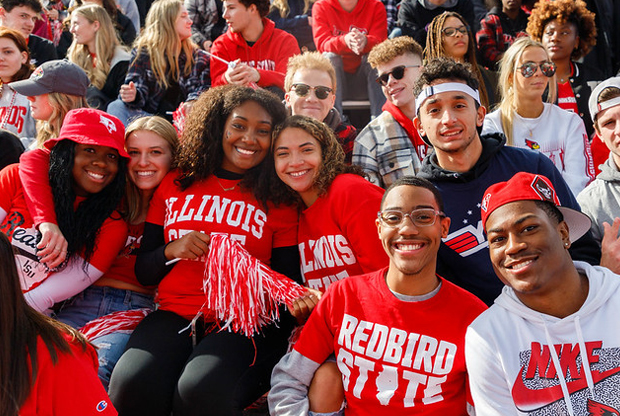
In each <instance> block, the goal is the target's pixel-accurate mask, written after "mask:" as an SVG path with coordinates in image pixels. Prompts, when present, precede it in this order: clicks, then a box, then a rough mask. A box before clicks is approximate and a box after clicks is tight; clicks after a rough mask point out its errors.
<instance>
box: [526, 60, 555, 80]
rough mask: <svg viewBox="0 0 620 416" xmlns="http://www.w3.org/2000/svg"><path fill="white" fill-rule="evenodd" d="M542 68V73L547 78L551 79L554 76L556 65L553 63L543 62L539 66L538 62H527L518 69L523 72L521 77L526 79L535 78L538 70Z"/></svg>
mask: <svg viewBox="0 0 620 416" xmlns="http://www.w3.org/2000/svg"><path fill="white" fill-rule="evenodd" d="M539 67H540V72H542V74H543V75H544V76H546V77H549V78H551V77H552V76H553V74H555V64H554V63H553V62H543V63H542V64H540V65H538V64H537V63H536V62H531V61H530V62H526V63H524V64H523V65H521V66H520V67H518V68H517V69H518V70H519V71H521V75H523V77H525V78H530V77H533V76H534V74H535V73H536V71H537V70H538V68H539Z"/></svg>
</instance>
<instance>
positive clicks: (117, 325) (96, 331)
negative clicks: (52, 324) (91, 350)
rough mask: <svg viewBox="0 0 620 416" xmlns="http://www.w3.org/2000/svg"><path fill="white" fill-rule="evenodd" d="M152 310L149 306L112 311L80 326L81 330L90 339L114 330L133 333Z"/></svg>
mask: <svg viewBox="0 0 620 416" xmlns="http://www.w3.org/2000/svg"><path fill="white" fill-rule="evenodd" d="M151 312H152V311H151V309H147V308H143V309H132V310H129V311H118V312H112V313H110V314H108V315H105V316H101V317H99V318H97V319H93V320H92V321H90V322H88V323H87V324H86V325H84V326H83V327H81V328H80V332H81V333H82V335H84V336H85V337H86V339H88V340H89V341H92V340H94V339H96V338H99V337H102V336H104V335H108V334H111V333H112V332H123V333H126V334H131V333H132V332H133V330H134V329H136V327H137V326H138V324H139V323H140V321H141V320H142V319H144V317H145V316H146V315H148V314H149V313H151Z"/></svg>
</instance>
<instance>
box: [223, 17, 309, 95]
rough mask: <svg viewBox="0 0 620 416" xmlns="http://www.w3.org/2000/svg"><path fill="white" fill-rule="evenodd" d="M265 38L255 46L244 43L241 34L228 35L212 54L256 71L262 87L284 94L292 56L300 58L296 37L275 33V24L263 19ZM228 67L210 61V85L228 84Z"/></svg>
mask: <svg viewBox="0 0 620 416" xmlns="http://www.w3.org/2000/svg"><path fill="white" fill-rule="evenodd" d="M263 26H264V30H263V34H262V35H261V36H260V38H259V39H258V40H257V41H256V42H255V43H254V45H253V46H250V45H248V43H247V42H246V41H245V39H243V37H242V36H241V34H239V33H234V32H231V30H230V29H228V31H227V32H226V33H225V34H224V35H222V36H220V37H219V38H217V39H216V40H215V42H213V46H212V47H211V54H213V55H215V56H218V57H220V58H223V59H225V60H226V61H229V62H232V61H234V60H236V59H241V62H243V63H246V64H248V65H249V66H251V67H252V68H256V69H257V70H258V73H259V74H260V80H259V81H258V86H259V87H269V86H272V85H275V86H276V87H279V88H281V89H282V90H284V75H285V74H286V64H287V63H288V60H289V58H290V57H291V56H293V55H297V54H299V52H300V51H299V45H298V44H297V40H296V39H295V37H294V36H293V35H291V34H289V33H287V32H285V31H283V30H280V29H276V28H275V25H274V23H273V22H272V21H271V20H269V19H266V18H263ZM227 69H228V68H227V66H226V64H224V63H223V62H221V61H219V60H217V59H211V85H212V86H213V87H217V86H218V85H224V84H227V82H226V79H225V78H224V73H225V72H226V70H227Z"/></svg>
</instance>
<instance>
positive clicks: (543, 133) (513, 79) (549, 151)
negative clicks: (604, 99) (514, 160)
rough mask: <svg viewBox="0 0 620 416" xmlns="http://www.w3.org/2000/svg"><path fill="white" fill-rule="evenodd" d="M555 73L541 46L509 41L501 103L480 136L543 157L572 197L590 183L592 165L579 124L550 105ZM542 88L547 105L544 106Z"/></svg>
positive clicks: (526, 40)
mask: <svg viewBox="0 0 620 416" xmlns="http://www.w3.org/2000/svg"><path fill="white" fill-rule="evenodd" d="M555 69H556V66H555V64H554V63H553V62H551V61H550V60H549V54H548V53H547V51H546V50H545V48H544V47H543V45H542V44H540V43H538V42H536V41H534V40H532V39H530V38H521V39H519V40H517V41H515V43H513V44H512V45H511V46H510V47H509V48H508V50H506V52H505V53H504V57H503V58H502V60H501V61H500V78H501V83H500V84H501V86H502V101H501V103H500V106H499V108H498V109H497V110H495V111H493V112H492V113H490V114H489V115H487V116H486V117H485V119H484V126H483V129H482V133H483V134H484V133H492V132H501V133H504V135H505V136H506V142H507V144H508V145H509V146H516V147H521V148H529V149H532V150H534V151H538V152H541V153H543V154H544V155H546V156H547V157H549V159H551V161H552V162H553V164H554V165H555V167H556V168H558V170H559V171H560V173H561V174H562V177H563V178H564V180H565V181H566V183H567V184H568V186H569V187H570V189H571V191H573V194H575V195H577V194H578V193H579V192H581V191H582V190H583V188H585V187H586V185H587V184H588V183H590V182H591V181H592V179H594V176H595V173H594V163H593V161H592V152H591V151H590V142H589V140H588V135H587V133H586V129H585V127H584V125H583V121H581V119H580V118H579V116H578V115H577V114H575V113H572V112H569V111H565V110H562V109H561V108H560V107H558V106H556V105H554V104H552V102H553V99H554V94H555V91H556V88H555V82H554V81H555V77H554V74H555ZM550 80H551V82H549V81H550ZM548 86H549V91H551V93H550V94H549V101H550V102H547V103H545V102H543V93H544V92H545V89H546V88H547V87H548Z"/></svg>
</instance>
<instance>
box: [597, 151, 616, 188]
mask: <svg viewBox="0 0 620 416" xmlns="http://www.w3.org/2000/svg"><path fill="white" fill-rule="evenodd" d="M596 178H597V179H601V180H603V181H605V182H620V171H619V170H618V167H617V166H616V162H614V159H613V158H612V157H611V155H610V156H609V158H607V160H606V161H605V163H603V164H602V165H601V173H599V174H598V176H597V177H596Z"/></svg>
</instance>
